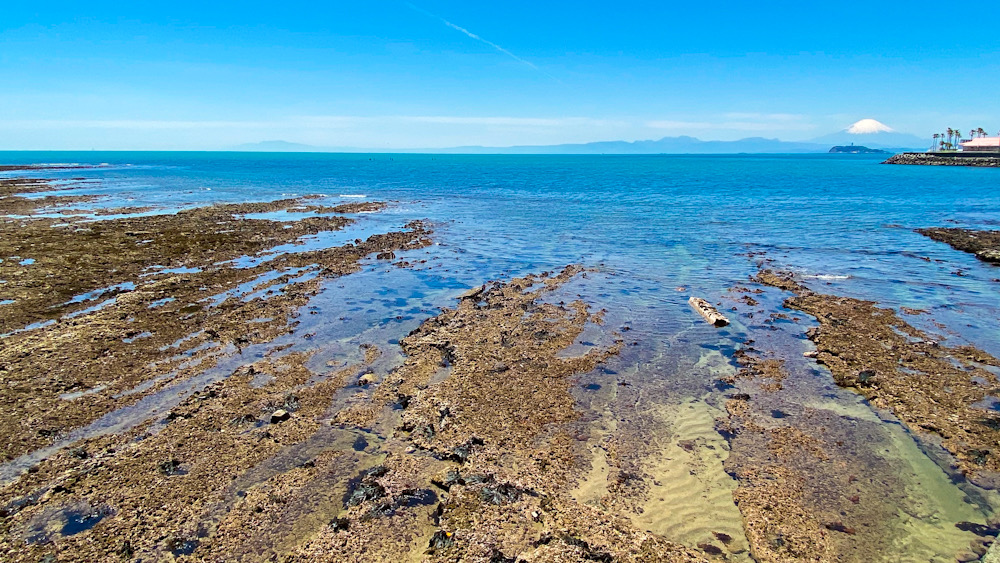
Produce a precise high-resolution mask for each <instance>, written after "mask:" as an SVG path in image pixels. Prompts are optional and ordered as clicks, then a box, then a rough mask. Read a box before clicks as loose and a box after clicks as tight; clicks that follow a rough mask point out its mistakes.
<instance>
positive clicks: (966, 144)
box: [961, 137, 1000, 153]
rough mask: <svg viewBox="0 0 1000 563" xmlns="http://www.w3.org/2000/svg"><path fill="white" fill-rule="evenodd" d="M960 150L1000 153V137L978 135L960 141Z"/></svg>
mask: <svg viewBox="0 0 1000 563" xmlns="http://www.w3.org/2000/svg"><path fill="white" fill-rule="evenodd" d="M961 146H962V152H996V153H1000V137H980V138H978V139H970V140H968V141H963V142H962V143H961Z"/></svg>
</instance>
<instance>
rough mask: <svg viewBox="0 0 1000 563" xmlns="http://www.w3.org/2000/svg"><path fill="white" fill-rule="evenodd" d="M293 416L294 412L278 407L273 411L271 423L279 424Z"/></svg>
mask: <svg viewBox="0 0 1000 563" xmlns="http://www.w3.org/2000/svg"><path fill="white" fill-rule="evenodd" d="M291 417H292V414H291V413H290V412H288V411H286V410H285V409H278V410H276V411H274V412H273V413H271V424H278V423H280V422H284V421H286V420H288V419H289V418H291Z"/></svg>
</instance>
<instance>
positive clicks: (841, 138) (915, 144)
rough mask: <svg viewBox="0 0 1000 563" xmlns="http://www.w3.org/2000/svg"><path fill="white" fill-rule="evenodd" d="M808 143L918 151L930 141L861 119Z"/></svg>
mask: <svg viewBox="0 0 1000 563" xmlns="http://www.w3.org/2000/svg"><path fill="white" fill-rule="evenodd" d="M809 142H810V143H817V144H825V145H850V144H852V143H853V144H855V145H861V146H865V147H869V148H873V149H920V150H923V149H925V148H927V147H928V146H929V145H930V144H931V140H930V139H924V138H922V137H917V136H916V135H910V134H909V133H900V132H898V131H896V130H895V129H893V128H892V127H889V126H888V125H886V124H884V123H882V122H880V121H876V120H874V119H862V120H861V121H858V122H856V123H854V124H852V125H851V126H850V127H848V128H846V129H843V130H841V131H838V132H836V133H831V134H829V135H823V136H822V137H817V138H815V139H811V140H810V141H809Z"/></svg>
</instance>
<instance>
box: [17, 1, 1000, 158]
mask: <svg viewBox="0 0 1000 563" xmlns="http://www.w3.org/2000/svg"><path fill="white" fill-rule="evenodd" d="M998 22H1000V4H998V3H995V2H971V1H970V2H963V3H942V2H923V1H910V2H899V1H898V0H897V1H893V2H882V1H878V0H873V1H869V2H858V1H856V0H845V1H840V2H838V1H826V2H822V3H820V2H809V1H808V0H806V1H797V2H767V1H759V2H730V1H726V0H718V1H715V2H697V1H696V2H629V1H623V0H620V1H617V2H587V1H579V0H578V1H574V2H562V1H558V2H551V1H549V2H545V1H541V0H532V1H522V0H507V1H504V2H470V1H468V0H466V1H463V2H445V1H438V0H415V1H414V2H413V3H408V2H405V1H396V0H369V1H365V0H361V1H358V0H355V1H352V2H340V1H328V2H322V3H321V2H299V1H295V0H285V1H282V2H276V1H273V0H271V1H268V2H254V1H247V2H232V3H213V2H209V1H202V2H187V1H183V0H178V1H174V2H136V1H134V0H133V1H129V2H120V3H119V2H101V1H93V2H79V1H77V2H45V1H44V0H38V1H36V2H7V3H5V6H4V7H3V8H2V10H0V149H91V148H95V149H219V148H227V147H230V146H233V145H237V144H240V143H251V142H257V141H263V140H271V139H282V140H286V141H291V142H300V143H308V144H313V145H320V146H327V147H372V148H380V149H391V148H403V147H428V148H430V147H446V146H456V145H471V144H475V145H491V146H500V145H512V144H552V143H563V142H587V141H596V140H614V139H624V140H636V139H653V138H660V137H664V136H674V135H692V136H696V137H699V138H702V139H723V140H729V139H737V138H742V137H750V136H764V137H777V138H781V139H784V140H802V139H809V138H812V137H817V136H820V135H823V134H826V133H831V132H834V131H837V130H839V129H843V128H844V127H846V126H847V125H849V124H851V123H852V122H854V121H856V120H858V119H861V118H866V117H871V118H875V119H878V120H880V121H882V122H884V123H886V124H888V125H890V126H892V127H894V128H895V129H897V130H899V131H903V132H908V133H914V134H918V135H921V136H929V135H930V133H932V132H935V131H939V130H942V129H944V128H946V127H949V126H952V127H960V128H962V129H963V130H967V129H969V128H973V127H984V128H986V129H988V130H990V132H991V133H995V132H996V131H997V130H998V129H1000V38H998V37H997V29H996V27H997V23H998Z"/></svg>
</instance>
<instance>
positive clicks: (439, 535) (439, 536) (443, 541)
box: [428, 530, 455, 549]
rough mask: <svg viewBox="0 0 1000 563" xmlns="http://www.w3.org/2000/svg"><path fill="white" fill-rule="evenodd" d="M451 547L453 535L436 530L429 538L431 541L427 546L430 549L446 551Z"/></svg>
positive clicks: (453, 540)
mask: <svg viewBox="0 0 1000 563" xmlns="http://www.w3.org/2000/svg"><path fill="white" fill-rule="evenodd" d="M453 545H455V539H454V537H453V534H452V533H451V532H446V531H444V530H438V531H436V532H434V535H433V536H431V541H430V544H428V547H429V548H430V549H448V548H449V547H451V546H453Z"/></svg>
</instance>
